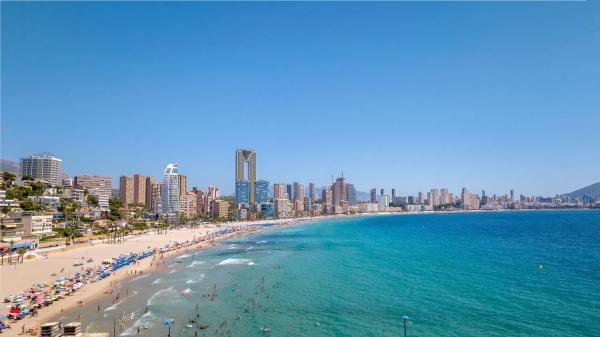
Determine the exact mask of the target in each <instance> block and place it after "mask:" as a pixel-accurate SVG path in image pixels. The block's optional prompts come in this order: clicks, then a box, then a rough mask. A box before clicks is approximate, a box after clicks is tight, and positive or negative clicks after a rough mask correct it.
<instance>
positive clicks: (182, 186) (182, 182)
mask: <svg viewBox="0 0 600 337" xmlns="http://www.w3.org/2000/svg"><path fill="white" fill-rule="evenodd" d="M186 193H187V176H184V175H183V174H180V175H179V194H186Z"/></svg>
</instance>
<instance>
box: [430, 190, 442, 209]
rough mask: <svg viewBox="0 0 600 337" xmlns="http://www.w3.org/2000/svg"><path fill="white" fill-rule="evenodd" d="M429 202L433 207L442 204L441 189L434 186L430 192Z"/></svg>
mask: <svg viewBox="0 0 600 337" xmlns="http://www.w3.org/2000/svg"><path fill="white" fill-rule="evenodd" d="M429 195H430V196H429V198H430V200H429V204H430V205H431V206H433V207H435V206H439V205H441V202H440V190H439V189H437V188H432V189H431V192H430V194H429Z"/></svg>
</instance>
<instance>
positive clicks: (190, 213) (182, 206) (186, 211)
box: [179, 192, 197, 219]
mask: <svg viewBox="0 0 600 337" xmlns="http://www.w3.org/2000/svg"><path fill="white" fill-rule="evenodd" d="M196 204H197V195H196V193H194V192H187V193H185V194H180V195H179V212H180V215H181V216H185V217H186V218H188V219H190V218H193V217H195V216H196V209H197V207H196V206H197V205H196Z"/></svg>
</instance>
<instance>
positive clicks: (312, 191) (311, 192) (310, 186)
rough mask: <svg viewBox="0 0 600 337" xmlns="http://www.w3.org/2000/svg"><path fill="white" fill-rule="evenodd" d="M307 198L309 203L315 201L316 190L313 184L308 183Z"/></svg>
mask: <svg viewBox="0 0 600 337" xmlns="http://www.w3.org/2000/svg"><path fill="white" fill-rule="evenodd" d="M308 197H309V198H310V201H311V202H316V201H317V189H316V188H315V183H308Z"/></svg>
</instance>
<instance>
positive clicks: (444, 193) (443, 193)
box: [440, 188, 451, 205]
mask: <svg viewBox="0 0 600 337" xmlns="http://www.w3.org/2000/svg"><path fill="white" fill-rule="evenodd" d="M450 203H451V202H450V194H449V193H448V189H447V188H442V189H440V204H441V205H447V204H450Z"/></svg>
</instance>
